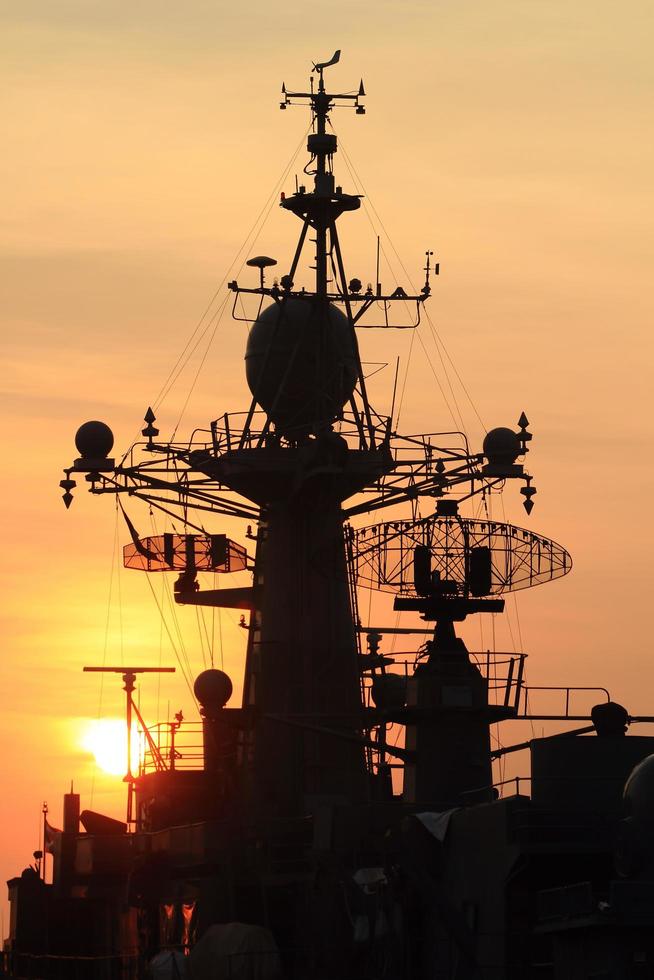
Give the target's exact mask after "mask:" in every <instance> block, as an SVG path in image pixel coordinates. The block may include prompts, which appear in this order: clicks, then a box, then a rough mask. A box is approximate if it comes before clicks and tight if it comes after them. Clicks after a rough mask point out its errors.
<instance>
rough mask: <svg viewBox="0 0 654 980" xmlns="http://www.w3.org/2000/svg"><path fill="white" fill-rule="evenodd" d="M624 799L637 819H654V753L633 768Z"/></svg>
mask: <svg viewBox="0 0 654 980" xmlns="http://www.w3.org/2000/svg"><path fill="white" fill-rule="evenodd" d="M624 801H625V804H626V806H627V809H628V810H629V812H630V814H631V815H632V816H633V817H635V818H636V819H637V820H645V821H648V822H649V821H654V755H648V756H647V757H646V758H645V759H643V761H642V762H639V763H638V765H637V766H635V767H634V768H633V769H632V770H631V774H630V775H629V777H628V779H627V782H626V783H625V787H624Z"/></svg>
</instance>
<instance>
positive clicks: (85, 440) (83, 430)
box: [75, 422, 114, 459]
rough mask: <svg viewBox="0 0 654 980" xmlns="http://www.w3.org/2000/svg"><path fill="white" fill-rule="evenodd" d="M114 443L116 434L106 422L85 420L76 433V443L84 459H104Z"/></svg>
mask: <svg viewBox="0 0 654 980" xmlns="http://www.w3.org/2000/svg"><path fill="white" fill-rule="evenodd" d="M113 444H114V434H113V432H112V431H111V429H110V428H109V426H108V425H106V423H104V422H85V423H84V425H80V427H79V429H78V430H77V432H76V434H75V445H76V446H77V451H78V452H79V454H80V456H81V457H82V459H104V458H105V457H106V456H108V455H109V453H110V452H111V450H112V448H113Z"/></svg>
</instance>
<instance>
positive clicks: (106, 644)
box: [89, 498, 120, 808]
mask: <svg viewBox="0 0 654 980" xmlns="http://www.w3.org/2000/svg"><path fill="white" fill-rule="evenodd" d="M115 511H116V520H115V524H114V539H113V542H112V546H111V570H110V572H109V594H108V595H107V615H106V617H105V623H104V643H103V645H102V666H103V667H106V665H107V651H108V649H109V626H110V622H111V602H112V598H113V588H114V574H115V571H116V554H117V552H118V546H119V535H118V525H119V516H120V515H119V510H118V499H117V498H116V502H115ZM103 700H104V674H103V673H102V672H100V693H99V696H98V713H97V718H98V721H99V720H100V718H102V704H103ZM95 772H96V767H95V766H93V768H92V770H91V792H90V793H89V800H90V802H89V806H90V807H91V808H92V807H93V796H94V793H95Z"/></svg>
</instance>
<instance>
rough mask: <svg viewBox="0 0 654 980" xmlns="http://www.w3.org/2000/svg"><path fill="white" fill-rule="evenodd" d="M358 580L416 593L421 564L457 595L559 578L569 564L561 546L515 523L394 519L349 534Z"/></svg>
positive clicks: (509, 589) (493, 591) (496, 591)
mask: <svg viewBox="0 0 654 980" xmlns="http://www.w3.org/2000/svg"><path fill="white" fill-rule="evenodd" d="M353 553H354V561H355V568H356V576H357V582H358V584H359V585H363V586H366V587H368V588H373V589H380V590H382V591H385V592H396V593H399V594H401V595H407V596H408V595H416V594H418V595H421V594H423V592H424V590H423V588H422V587H421V585H420V581H419V576H420V568H419V566H420V563H421V562H422V561H423V560H424V556H426V558H427V559H428V564H429V568H428V570H427V571H426V572H425V574H426V575H427V576H431V581H432V582H433V583H439V585H440V589H441V590H442V591H444V592H449V594H451V595H456V596H464V597H466V596H470V595H473V596H486V595H488V596H493V595H502V594H503V593H505V592H517V591H518V590H519V589H528V588H531V587H532V586H534V585H541V584H543V583H544V582H551V581H552V580H553V579H557V578H561V577H562V576H563V575H567V573H568V572H569V571H570V569H571V568H572V559H571V557H570V555H569V554H568V552H567V551H566V550H565V548H563V547H561V545H559V544H557V543H556V542H555V541H551V540H550V539H549V538H544V537H543V536H542V535H539V534H534V533H533V532H532V531H528V530H525V529H524V528H520V527H515V526H514V525H513V524H500V523H497V522H495V521H480V520H473V519H471V518H462V517H446V518H443V517H437V516H433V517H427V518H424V519H423V520H419V521H393V522H390V523H384V524H376V525H374V526H372V527H364V528H361V529H360V530H358V531H355V532H354V541H353Z"/></svg>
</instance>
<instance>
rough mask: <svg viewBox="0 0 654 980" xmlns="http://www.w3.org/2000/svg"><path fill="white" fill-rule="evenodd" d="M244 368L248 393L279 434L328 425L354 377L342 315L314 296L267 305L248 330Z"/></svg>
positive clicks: (353, 360) (346, 324)
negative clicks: (252, 396)
mask: <svg viewBox="0 0 654 980" xmlns="http://www.w3.org/2000/svg"><path fill="white" fill-rule="evenodd" d="M245 372H246V377H247V382H248V385H249V387H250V391H251V392H252V394H253V395H254V397H255V398H256V400H257V401H258V402H259V404H260V405H261V407H262V408H263V409H264V411H265V412H267V414H268V415H269V417H270V419H271V421H272V422H274V423H275V426H276V427H277V428H278V429H280V430H281V431H282V432H284V431H290V430H293V429H313V428H315V427H320V426H321V425H328V424H330V423H331V422H333V421H334V419H335V418H337V417H338V416H339V415H340V413H341V411H342V409H343V406H344V405H345V404H346V402H347V401H348V400H349V399H350V397H351V395H352V392H353V391H354V386H355V384H356V380H357V362H356V356H355V352H354V346H353V343H352V331H351V328H350V325H349V322H348V319H347V317H346V316H345V314H343V313H342V312H341V311H340V310H339V309H337V308H336V307H335V306H333V305H332V304H331V303H327V302H325V301H321V300H316V299H315V298H314V297H307V298H306V299H300V298H295V297H294V298H292V299H291V298H289V299H288V300H285V301H282V302H280V303H273V304H271V305H270V306H268V307H266V309H265V310H263V312H262V313H261V314H260V315H259V316H258V318H257V320H256V321H255V323H254V325H253V327H252V329H251V330H250V335H249V337H248V342H247V348H246V351H245Z"/></svg>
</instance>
